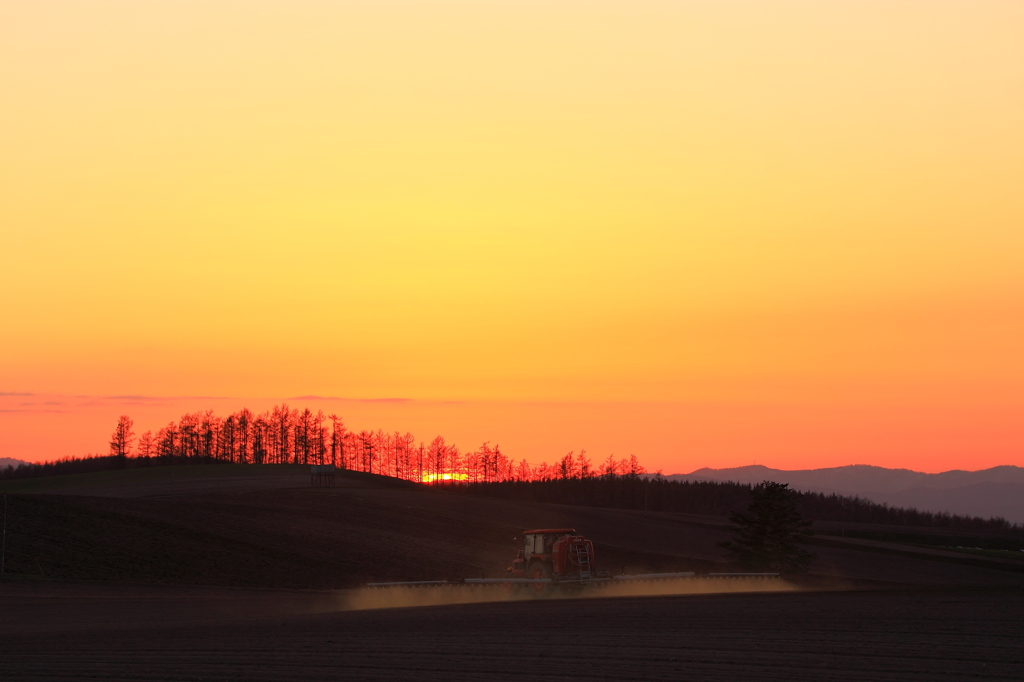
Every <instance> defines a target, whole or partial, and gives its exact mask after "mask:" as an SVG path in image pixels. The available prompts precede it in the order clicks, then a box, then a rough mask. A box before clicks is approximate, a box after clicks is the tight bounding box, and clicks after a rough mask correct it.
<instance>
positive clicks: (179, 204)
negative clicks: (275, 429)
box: [0, 0, 1024, 456]
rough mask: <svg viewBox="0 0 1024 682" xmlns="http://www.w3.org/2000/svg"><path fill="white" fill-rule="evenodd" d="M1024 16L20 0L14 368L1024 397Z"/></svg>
mask: <svg viewBox="0 0 1024 682" xmlns="http://www.w3.org/2000/svg"><path fill="white" fill-rule="evenodd" d="M1021 36H1024V6H1022V5H1021V3H1019V2H983V3H965V2H941V1H929V2H898V1H897V2H892V1H887V2H870V1H868V0H862V1H858V2H827V3H822V2H810V1H806V2H780V3H763V2H738V1H737V2H675V1H673V2H668V1H664V2H653V1H652V2H623V1H618V2H608V1H606V2H493V1H492V2H482V1H481V2H413V1H405V2H402V1H393V2H313V1H294V2H287V3H284V2H265V1H263V2H261V1H256V0H252V1H247V2H173V3H139V2H90V3H81V2H35V1H34V2H6V3H4V4H3V5H2V6H0V98H2V99H0V110H2V112H3V113H2V114H0V116H2V124H0V187H2V193H3V194H2V197H0V290H2V292H3V293H2V298H0V314H2V319H3V322H2V324H0V351H2V352H0V391H28V392H52V393H60V394H89V395H93V394H147V395H150V394H151V395H176V396H187V395H219V396H239V397H246V396H250V397H273V396H280V397H285V396H290V395H292V396H293V395H306V394H319V395H334V396H346V397H388V396H402V397H410V398H419V399H428V400H454V399H459V400H495V401H503V400H520V401H544V400H553V401H569V402H572V401H622V400H625V401H696V402H700V401H724V402H726V403H728V402H730V401H733V402H736V401H740V402H743V401H754V402H757V403H758V404H780V405H781V404H783V403H784V402H786V401H797V402H798V403H800V404H803V405H821V404H826V403H827V404H834V403H837V402H838V403H843V404H847V403H851V404H864V405H867V404H870V405H875V406H877V405H880V404H881V405H893V406H901V407H903V408H907V409H917V408H918V407H922V406H934V405H942V406H943V409H954V411H955V409H957V406H960V407H961V408H962V409H963V410H965V411H969V410H975V409H976V408H977V406H978V405H979V404H985V405H993V406H995V407H997V408H998V409H1010V408H1016V407H1024V397H1022V392H1021V386H1022V385H1024V384H1022V381H1024V360H1022V359H1021V358H1022V357H1024V354H1022V353H1021V352H1020V349H1021V348H1024V316H1022V314H1024V274H1022V273H1024V267H1022V258H1021V254H1022V253H1024V191H1022V189H1021V188H1022V187H1024V40H1022V39H1021ZM786 404H788V403H786ZM794 409H797V408H794ZM965 414H966V412H965ZM972 414H973V413H972ZM968 421H969V420H967V418H966V417H965V422H964V423H965V424H966V423H967V422H968ZM666 428H667V427H666ZM965 428H967V427H965ZM1006 428H1011V426H1009V425H1008V426H1007V427H1006ZM1012 428H1015V429H1016V428H1018V427H1012ZM835 429H837V431H836V433H838V432H839V430H841V429H842V426H841V424H840V423H839V422H838V421H837V422H836V425H835ZM439 430H443V425H442V426H441V427H439ZM1013 433H1014V434H1018V435H1019V431H1013ZM1005 435H1006V434H1005V433H1003V434H1002V436H1000V437H1004V436H1005ZM879 437H880V438H884V435H880V436H879ZM496 438H500V436H499V435H496ZM581 438H582V436H581ZM1014 438H1017V436H1014ZM1001 442H1002V441H1001ZM1011 442H1013V443H1017V442H1018V441H1017V440H1013V439H1011ZM1018 450H1019V448H1018ZM965 451H966V450H965ZM0 454H2V453H0ZM16 454H17V453H12V456H14V455H16ZM638 454H639V453H638Z"/></svg>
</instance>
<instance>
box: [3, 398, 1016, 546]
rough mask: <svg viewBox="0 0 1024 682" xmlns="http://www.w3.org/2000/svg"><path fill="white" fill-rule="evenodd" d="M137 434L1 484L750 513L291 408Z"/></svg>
mask: <svg viewBox="0 0 1024 682" xmlns="http://www.w3.org/2000/svg"><path fill="white" fill-rule="evenodd" d="M132 429H133V422H132V419H131V418H130V417H129V416H127V415H122V416H121V417H120V418H119V419H118V422H117V425H116V427H115V429H114V432H113V433H112V435H111V440H110V449H109V454H108V455H106V456H87V457H69V458H64V459H61V460H57V461H52V462H43V463H30V464H22V465H19V466H18V467H6V468H4V469H0V480H2V479H16V478H30V477H37V476H52V475H63V474H77V473H88V472H94V471H107V470H113V469H123V468H140V467H150V466H166V465H172V466H173V465H189V464H213V463H230V464H304V465H310V464H319V465H322V464H331V465H334V466H335V467H336V468H337V469H339V470H342V471H346V470H347V471H356V472H363V473H367V474H376V475H380V476H385V477H390V478H397V479H402V480H407V481H414V482H418V483H427V484H431V485H433V486H440V487H444V488H446V489H448V490H450V491H452V492H456V493H460V494H470V495H481V496H486V497H497V498H504V499H514V500H523V501H532V502H546V503H557V504H569V505H577V506H591V507H606V508H614V509H631V510H638V511H639V510H643V511H649V512H672V513H686V514H703V515H716V516H726V515H729V514H733V513H736V512H739V511H741V510H744V509H746V508H747V507H748V505H749V504H750V503H751V500H752V489H753V488H754V486H753V485H752V484H743V483H736V482H718V481H677V480H669V479H666V478H663V477H662V476H661V473H660V472H658V473H655V474H648V473H647V471H646V469H645V468H644V467H643V465H642V464H641V463H640V461H639V459H638V458H637V457H636V456H635V455H630V456H629V457H628V458H620V459H616V458H615V457H614V456H612V455H610V456H608V457H607V458H606V459H605V460H603V461H602V462H601V463H600V464H598V465H595V464H594V463H593V462H592V461H591V459H590V458H589V457H588V456H587V453H586V451H585V450H581V451H580V452H579V453H578V454H577V453H575V452H570V453H567V454H566V455H564V456H563V457H561V458H559V459H557V460H555V462H554V463H553V464H548V463H547V462H542V463H540V464H536V465H534V464H530V463H529V462H527V461H526V460H525V459H520V460H518V461H516V460H515V459H513V458H511V457H509V456H507V455H506V454H505V453H503V452H502V451H501V448H500V447H499V446H497V445H495V446H493V447H492V446H491V445H490V444H489V443H483V444H481V445H480V446H479V447H477V448H476V449H474V450H472V451H468V452H463V451H461V450H460V449H459V448H458V447H457V446H456V445H454V444H451V443H448V442H447V441H446V440H445V439H444V437H443V436H437V437H435V438H434V439H433V440H431V441H430V442H429V443H427V442H425V441H417V440H416V438H415V436H414V435H413V434H412V433H409V432H406V433H404V434H403V433H401V432H399V431H394V432H386V431H384V430H382V429H377V430H375V431H370V430H360V431H354V430H350V429H348V428H347V427H346V426H345V423H344V421H343V420H342V419H341V418H340V417H339V416H337V415H335V414H324V413H323V412H322V411H318V412H315V413H314V412H312V411H311V410H309V409H308V408H307V409H301V410H300V409H295V408H290V407H289V406H288V405H286V404H282V405H279V406H275V407H274V408H272V409H271V410H268V411H266V412H263V413H261V414H254V413H253V412H251V411H250V410H248V409H242V410H240V411H238V412H235V413H232V414H230V415H228V416H226V417H219V416H217V415H216V414H214V413H213V411H209V410H208V411H201V412H194V413H189V414H185V415H183V416H182V417H181V418H180V419H179V420H178V421H176V422H170V423H169V424H167V425H166V426H164V427H163V428H161V429H159V430H157V431H156V432H155V433H154V432H152V431H146V432H144V433H143V434H141V435H140V436H138V437H136V434H135V433H134V431H133V430H132ZM793 494H794V496H795V497H794V500H795V504H796V507H797V509H798V511H799V513H800V514H801V515H802V516H803V517H804V518H806V519H808V520H811V521H828V522H840V523H870V524H886V525H893V526H920V527H941V528H962V529H974V530H1004V531H1005V530H1010V531H1015V532H1024V528H1021V527H1020V526H1019V524H1011V523H1010V522H1009V521H1007V520H1006V519H1003V518H1000V517H993V518H987V519H986V518H982V517H974V516H964V515H958V514H949V513H946V512H928V511H920V510H917V509H913V508H902V507H890V506H888V505H886V504H878V503H875V502H872V501H870V500H866V499H862V498H859V497H848V496H842V495H836V494H834V493H833V494H826V493H818V492H806V491H796V492H794V493H793ZM854 532H856V531H854Z"/></svg>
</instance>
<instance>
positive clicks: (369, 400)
mask: <svg viewBox="0 0 1024 682" xmlns="http://www.w3.org/2000/svg"><path fill="white" fill-rule="evenodd" d="M285 400H334V401H338V402H346V403H411V402H412V400H413V399H412V398H339V397H337V396H332V395H331V396H324V395H299V396H295V397H293V398H285Z"/></svg>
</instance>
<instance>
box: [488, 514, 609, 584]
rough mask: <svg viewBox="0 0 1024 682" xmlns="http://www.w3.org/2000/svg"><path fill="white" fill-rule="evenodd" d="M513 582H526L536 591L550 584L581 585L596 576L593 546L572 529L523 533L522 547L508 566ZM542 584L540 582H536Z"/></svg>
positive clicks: (597, 576) (603, 576) (601, 576)
mask: <svg viewBox="0 0 1024 682" xmlns="http://www.w3.org/2000/svg"><path fill="white" fill-rule="evenodd" d="M508 573H509V575H510V576H511V577H512V578H513V579H527V580H530V581H538V582H531V583H530V584H531V586H532V587H533V588H534V590H535V591H537V592H542V591H543V590H544V588H545V587H546V586H547V585H548V584H550V583H559V584H568V585H573V584H575V585H583V584H586V583H589V582H592V581H593V580H594V579H595V578H599V577H600V578H607V576H606V575H604V574H602V575H600V576H599V575H598V573H597V570H596V567H595V557H594V543H593V542H591V541H590V540H587V539H586V538H584V537H583V536H582V535H576V529H575V528H547V529H540V530H528V531H525V532H524V533H523V548H522V549H521V550H519V554H518V555H517V556H516V558H515V559H514V560H513V561H512V565H511V566H509V567H508ZM539 581H543V582H539Z"/></svg>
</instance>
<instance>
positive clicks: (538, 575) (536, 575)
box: [526, 561, 552, 597]
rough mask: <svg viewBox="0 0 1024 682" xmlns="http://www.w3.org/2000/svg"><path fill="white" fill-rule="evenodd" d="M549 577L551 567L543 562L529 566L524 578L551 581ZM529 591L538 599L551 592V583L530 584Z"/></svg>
mask: <svg viewBox="0 0 1024 682" xmlns="http://www.w3.org/2000/svg"><path fill="white" fill-rule="evenodd" d="M551 575H552V574H551V567H550V566H548V565H547V564H546V563H544V562H543V561H538V562H537V563H535V564H534V565H533V566H530V570H529V571H528V572H527V576H526V577H528V578H532V579H533V580H551ZM530 589H531V590H533V595H534V596H535V597H540V596H542V595H544V594H549V593H550V592H551V583H530Z"/></svg>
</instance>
